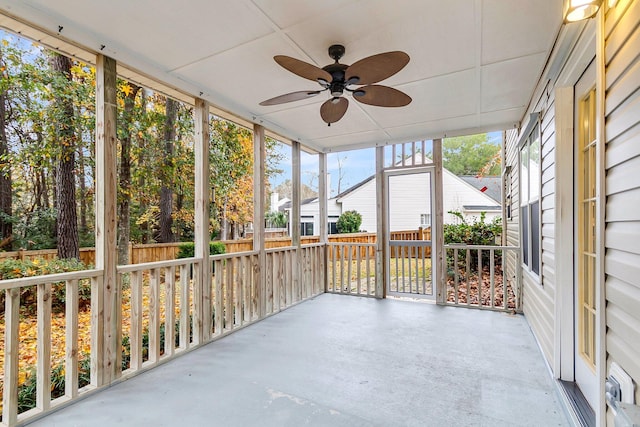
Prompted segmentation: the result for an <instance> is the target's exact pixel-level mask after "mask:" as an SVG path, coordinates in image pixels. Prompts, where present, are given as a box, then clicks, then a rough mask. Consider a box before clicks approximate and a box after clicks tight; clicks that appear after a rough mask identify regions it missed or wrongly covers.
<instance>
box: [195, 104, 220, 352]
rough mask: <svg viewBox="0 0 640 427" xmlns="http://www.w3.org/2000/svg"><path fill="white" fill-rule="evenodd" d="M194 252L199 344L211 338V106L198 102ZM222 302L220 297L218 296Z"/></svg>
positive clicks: (196, 117)
mask: <svg viewBox="0 0 640 427" xmlns="http://www.w3.org/2000/svg"><path fill="white" fill-rule="evenodd" d="M194 125H195V138H194V145H195V161H196V167H195V207H194V208H195V250H194V254H195V257H196V258H200V259H201V260H202V261H201V263H200V266H199V270H200V274H196V277H197V278H199V279H200V282H198V283H194V285H195V286H194V287H193V289H194V295H193V302H194V322H193V327H194V331H193V339H194V341H196V340H197V343H201V342H203V341H208V340H209V339H210V338H211V329H212V328H211V262H210V261H209V258H210V257H209V241H210V240H211V238H210V236H209V193H210V186H209V140H210V137H209V105H208V104H207V102H205V101H203V100H202V99H196V100H195V109H194ZM216 298H220V295H216Z"/></svg>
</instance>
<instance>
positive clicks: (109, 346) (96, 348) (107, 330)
mask: <svg viewBox="0 0 640 427" xmlns="http://www.w3.org/2000/svg"><path fill="white" fill-rule="evenodd" d="M95 156H96V172H95V177H96V179H95V182H96V196H95V197H96V204H95V206H96V208H95V209H96V212H95V215H96V225H95V228H96V231H95V235H96V269H98V270H102V271H103V276H102V280H99V281H98V286H96V288H97V289H96V290H97V292H96V293H95V294H94V293H92V295H91V313H92V314H93V313H95V315H96V316H95V317H94V321H95V322H96V324H95V325H94V324H92V327H93V328H95V329H94V331H95V332H96V334H92V336H91V339H92V340H93V342H92V346H91V356H92V369H93V368H94V367H95V368H96V376H95V377H94V379H95V381H96V384H95V385H97V386H101V385H104V384H109V383H110V382H111V381H113V379H115V378H117V377H118V376H119V375H120V358H121V349H120V346H121V331H120V324H121V322H120V311H121V309H120V289H118V287H117V271H116V263H117V260H116V254H117V242H116V234H117V216H116V195H117V194H118V187H117V181H116V61H115V60H114V59H112V58H109V57H107V56H104V55H97V57H96V153H95ZM93 362H95V366H94V363H93ZM92 373H93V372H92Z"/></svg>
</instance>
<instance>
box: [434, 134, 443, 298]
mask: <svg viewBox="0 0 640 427" xmlns="http://www.w3.org/2000/svg"><path fill="white" fill-rule="evenodd" d="M433 163H434V165H435V177H434V178H435V183H434V184H435V193H436V194H435V209H436V212H435V221H433V223H432V225H431V227H432V230H431V250H435V263H436V267H437V268H434V269H433V272H434V277H433V281H434V282H435V287H436V302H437V303H438V304H444V302H445V295H446V294H447V292H446V283H445V280H444V278H445V275H444V272H445V271H446V270H445V268H446V267H445V263H444V260H445V258H444V225H443V221H444V208H443V200H442V197H443V195H442V139H441V138H438V139H434V140H433Z"/></svg>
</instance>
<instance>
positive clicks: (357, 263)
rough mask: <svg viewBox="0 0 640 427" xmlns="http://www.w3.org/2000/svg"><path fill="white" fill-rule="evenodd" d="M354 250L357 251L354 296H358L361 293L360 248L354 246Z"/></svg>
mask: <svg viewBox="0 0 640 427" xmlns="http://www.w3.org/2000/svg"><path fill="white" fill-rule="evenodd" d="M355 249H356V250H357V252H356V294H358V295H360V292H361V287H362V285H361V283H360V279H361V277H362V274H361V270H362V247H360V246H356V247H355Z"/></svg>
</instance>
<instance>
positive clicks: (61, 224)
mask: <svg viewBox="0 0 640 427" xmlns="http://www.w3.org/2000/svg"><path fill="white" fill-rule="evenodd" d="M49 64H50V66H51V70H52V72H53V79H52V88H53V90H52V92H53V94H54V95H53V96H54V100H53V105H52V109H51V111H52V117H50V120H51V121H50V123H51V125H52V126H53V127H54V129H53V130H54V132H53V137H54V141H55V142H56V145H57V147H58V153H57V154H58V168H57V172H56V194H57V210H58V226H57V230H58V258H60V259H67V258H76V259H78V258H80V250H79V245H78V215H77V213H76V183H75V176H74V168H75V139H76V135H75V128H74V123H73V118H74V111H73V97H72V94H71V91H72V87H71V81H72V78H71V65H72V63H71V59H69V58H68V57H66V56H63V55H59V54H57V53H51V54H50V57H49Z"/></svg>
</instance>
